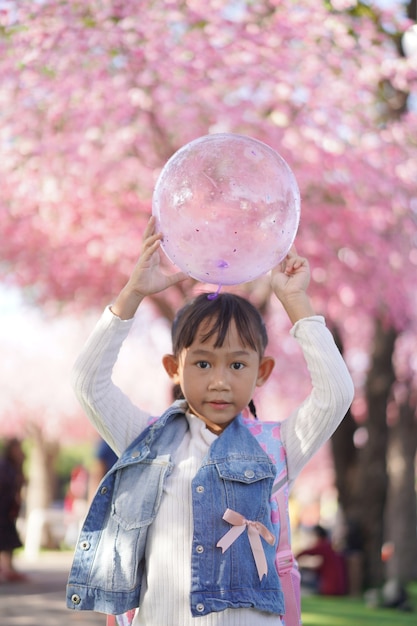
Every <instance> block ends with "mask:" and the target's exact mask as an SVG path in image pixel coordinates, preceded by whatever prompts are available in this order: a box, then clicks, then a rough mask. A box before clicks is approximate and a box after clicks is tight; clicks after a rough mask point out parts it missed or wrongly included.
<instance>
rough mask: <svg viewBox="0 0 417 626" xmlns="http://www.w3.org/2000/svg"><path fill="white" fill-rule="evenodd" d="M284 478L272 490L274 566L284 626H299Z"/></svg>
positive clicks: (297, 584) (297, 578)
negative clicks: (275, 519)
mask: <svg viewBox="0 0 417 626" xmlns="http://www.w3.org/2000/svg"><path fill="white" fill-rule="evenodd" d="M285 485H286V478H285V479H284V481H281V482H279V483H276V484H275V485H274V488H273V494H272V495H273V498H275V499H276V501H277V504H278V513H279V521H280V535H279V542H278V548H277V553H276V565H277V570H278V575H279V577H280V579H281V585H282V590H283V592H284V598H285V616H284V624H285V626H300V624H301V597H300V595H301V594H300V573H299V571H298V567H297V564H296V561H295V558H294V555H293V553H292V550H291V543H290V532H289V528H288V516H287V508H288V507H287V504H288V502H287V495H286V492H285Z"/></svg>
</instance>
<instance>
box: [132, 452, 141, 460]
mask: <svg viewBox="0 0 417 626" xmlns="http://www.w3.org/2000/svg"><path fill="white" fill-rule="evenodd" d="M139 455H140V452H138V451H137V450H136V451H135V452H132V459H137V458H138V456H139Z"/></svg>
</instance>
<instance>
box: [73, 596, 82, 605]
mask: <svg viewBox="0 0 417 626" xmlns="http://www.w3.org/2000/svg"><path fill="white" fill-rule="evenodd" d="M71 602H72V603H73V604H80V603H81V598H80V596H79V595H78V594H77V593H74V594H73V595H72V596H71Z"/></svg>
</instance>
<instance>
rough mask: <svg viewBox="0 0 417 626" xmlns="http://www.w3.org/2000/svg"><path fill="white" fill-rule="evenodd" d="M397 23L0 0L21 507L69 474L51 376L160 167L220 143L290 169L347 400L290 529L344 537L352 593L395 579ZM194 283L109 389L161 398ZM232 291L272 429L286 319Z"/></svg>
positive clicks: (69, 424) (412, 240)
mask: <svg viewBox="0 0 417 626" xmlns="http://www.w3.org/2000/svg"><path fill="white" fill-rule="evenodd" d="M415 21H416V2H415V1H412V2H409V3H407V2H396V1H392V2H390V1H388V0H386V1H384V2H376V1H375V2H360V1H355V0H332V1H330V0H329V1H326V0H301V1H297V2H295V1H293V0H269V1H267V0H259V1H256V0H253V1H251V0H235V1H226V0H214V1H213V2H210V3H205V4H204V5H203V4H202V3H201V2H199V1H197V0H195V1H193V0H190V1H187V2H181V1H179V0H172V1H171V0H166V1H165V2H162V1H150V0H149V1H147V0H144V1H142V2H141V3H137V2H134V1H133V0H132V1H129V0H125V1H116V0H114V1H110V0H103V1H86V2H76V1H72V2H71V1H62V2H58V1H56V2H53V1H47V0H46V1H42V0H38V1H35V0H33V1H30V0H29V1H26V2H20V3H18V2H1V3H0V149H1V158H0V180H1V192H0V233H1V246H0V279H1V284H2V290H1V304H2V309H1V330H0V347H1V350H2V355H3V358H2V360H1V364H0V376H1V386H2V393H1V397H0V436H2V437H5V436H10V435H17V436H19V437H22V438H24V439H25V442H26V445H27V452H28V461H27V477H28V485H27V498H26V510H25V513H26V515H30V513H31V511H33V510H34V509H39V508H41V509H42V508H45V509H48V508H50V507H51V506H56V500H57V499H58V500H60V499H62V497H63V491H65V486H66V482H65V481H67V482H68V475H69V472H70V469H71V467H73V466H74V465H76V464H78V463H83V464H85V465H86V466H87V467H88V465H89V463H91V460H92V454H93V452H92V450H93V447H94V442H95V441H96V438H95V434H94V432H93V430H92V428H91V427H90V426H89V425H88V423H87V421H86V419H85V417H84V415H83V413H82V411H81V409H80V408H79V407H78V406H77V404H76V401H75V399H74V397H73V395H72V391H71V389H70V386H69V376H70V369H71V366H72V363H73V361H74V360H75V358H76V355H77V353H78V351H79V350H80V348H81V346H82V344H83V342H84V341H85V339H86V337H87V336H88V334H89V332H90V331H91V329H92V327H93V325H94V322H95V320H96V319H97V317H98V315H99V314H100V311H101V310H102V308H103V307H104V306H105V305H106V304H108V303H109V302H111V300H112V298H113V297H114V296H115V294H117V292H118V290H119V289H120V288H121V287H122V286H123V284H124V282H125V281H126V279H127V276H128V275H129V273H130V271H131V269H132V267H133V264H134V262H135V260H136V258H137V256H138V252H139V247H140V241H141V233H142V231H143V227H144V224H145V223H146V221H147V219H148V216H149V215H150V211H151V198H152V191H153V187H154V185H155V182H156V180H157V177H158V175H159V173H160V171H161V169H162V167H163V165H164V164H165V162H166V161H167V159H168V158H169V157H170V156H171V155H172V154H173V153H174V152H175V151H176V150H177V149H179V148H180V147H181V146H183V145H184V144H186V143H187V142H189V141H191V140H193V139H195V138H197V137H199V136H202V135H205V134H207V133H214V132H233V133H240V134H244V135H249V136H252V137H255V138H257V139H259V140H261V141H264V142H266V143H267V144H269V145H270V146H272V147H273V148H274V149H275V150H277V151H278V152H279V153H280V154H281V155H282V156H283V157H284V158H285V159H286V161H287V162H288V163H289V165H290V167H291V169H292V170H293V172H294V174H295V176H296V179H297V181H298V184H299V187H300V192H301V198H302V209H301V224H300V228H299V232H298V236H297V241H296V243H297V246H298V248H299V250H300V251H302V254H304V255H306V256H307V257H308V258H309V260H310V262H311V266H312V284H311V293H312V297H313V300H314V304H315V306H316V309H317V310H318V311H319V312H322V313H323V314H324V315H325V316H326V319H327V323H328V325H329V326H330V327H331V329H332V330H333V331H334V333H335V334H336V335H337V337H338V340H339V342H340V346H341V349H342V350H343V353H344V356H345V358H346V361H347V363H348V365H349V368H350V370H351V372H352V375H353V377H354V382H355V388H356V394H355V400H354V402H353V405H352V409H351V411H350V412H349V414H348V415H347V417H346V419H345V420H344V422H343V424H342V426H341V427H340V428H339V429H338V431H337V433H336V434H335V436H334V437H333V439H332V442H331V443H330V445H329V446H328V447H326V449H325V450H324V451H323V453H321V454H320V455H318V456H317V457H316V458H315V459H313V460H312V461H311V463H310V464H309V466H308V467H307V468H306V470H305V472H303V475H302V477H300V479H299V481H298V484H297V485H296V487H295V489H294V492H293V493H294V502H293V507H294V510H293V513H294V518H295V519H297V518H299V519H300V520H301V521H302V522H303V523H304V524H310V523H315V522H316V521H319V520H320V521H321V522H322V523H325V524H334V523H335V521H336V519H337V520H338V522H339V524H340V519H341V518H343V519H344V520H345V522H349V524H351V523H352V524H354V525H357V526H359V528H360V530H361V534H362V536H363V549H364V582H363V584H364V588H366V589H373V588H380V587H381V586H382V585H383V584H384V582H385V581H386V580H388V579H394V580H397V581H399V582H400V583H401V584H402V585H407V584H408V583H409V582H410V581H413V580H415V579H416V578H417V570H416V568H417V565H416V564H417V537H416V529H417V513H416V464H415V459H416V449H417V422H416V397H417V387H416V385H417V377H416V374H417V356H416V355H417V349H416V348H417V333H416V330H417V316H416V313H417V295H416V268H417V227H416V217H417V192H416V190H417V146H416V143H417V139H416V138H417V133H416V130H417V123H416V122H417V114H416V110H417V109H416V106H417V105H416V102H417V98H416V96H417V85H416V79H417V54H416V47H415V46H416V44H415V42H416V29H415V26H413V25H414V24H415ZM201 288H202V287H201V285H200V284H191V285H190V283H187V284H185V283H184V284H180V285H177V286H176V287H175V288H172V289H171V290H170V292H169V293H166V294H164V296H163V297H161V296H157V297H155V298H153V299H152V300H151V301H150V302H149V303H148V304H146V305H145V306H143V307H142V308H141V310H140V312H139V313H138V315H137V320H136V324H135V327H134V329H133V332H132V334H131V336H130V338H129V340H128V341H127V342H126V345H125V346H124V348H123V351H122V354H121V359H120V363H119V364H118V367H117V371H116V374H115V375H116V378H117V380H118V381H119V382H120V384H121V385H122V386H123V388H124V389H125V390H126V391H127V392H128V393H129V394H130V395H131V396H132V397H133V398H134V399H135V400H136V401H137V402H139V403H140V404H141V406H142V407H143V408H145V409H147V410H149V411H150V412H154V413H159V412H160V411H161V410H162V409H163V408H164V407H166V405H167V403H168V402H169V399H170V388H169V382H168V381H167V380H166V379H165V375H164V373H163V372H162V368H161V367H160V359H161V356H162V354H163V353H164V352H167V351H169V350H170V345H169V343H170V341H169V325H170V321H171V320H172V318H173V315H174V312H175V310H176V309H177V308H178V306H179V305H180V303H181V302H182V301H183V300H184V298H186V297H189V296H190V295H191V294H192V293H195V292H198V291H199V290H201ZM234 290H236V291H237V292H239V293H242V292H243V293H244V294H246V295H247V296H248V297H250V298H251V300H252V301H253V302H254V303H255V304H256V305H258V306H259V307H260V309H261V311H262V312H263V314H264V315H265V318H266V320H267V323H268V326H269V328H270V329H271V330H270V335H271V345H270V347H271V351H272V353H273V355H274V356H275V358H276V360H277V367H276V375H275V377H274V378H273V379H272V380H271V382H270V383H268V386H267V387H266V388H265V389H264V390H263V393H262V395H261V396H260V397H259V398H256V402H257V405H259V414H260V416H261V417H262V415H265V416H268V417H269V416H270V415H271V413H273V414H274V415H276V416H278V417H282V418H285V416H286V415H288V413H289V412H290V411H291V409H292V408H294V406H296V405H297V404H298V403H299V402H300V401H301V400H302V398H303V397H304V396H305V395H306V393H308V384H307V381H308V377H307V372H306V371H305V368H304V365H303V363H302V361H301V356H300V354H299V351H298V349H297V347H296V346H295V345H294V343H295V342H294V341H293V340H292V339H291V338H290V337H289V335H288V331H289V325H288V321H287V320H286V319H285V317H284V315H283V313H282V311H281V310H280V308H279V306H278V305H277V304H276V303H274V302H273V301H271V300H270V297H269V296H270V292H269V285H268V281H267V279H265V280H260V281H257V282H256V285H255V284H246V285H241V286H238V287H236V288H235V289H234ZM62 483H63V484H62ZM336 513H337V515H336ZM387 545H388V546H389V547H390V550H389V551H388V552H386V553H389V556H390V558H389V559H388V561H384V560H383V559H382V558H381V552H382V553H384V551H383V550H382V548H383V547H386V546H387ZM392 548H394V549H393V550H392Z"/></svg>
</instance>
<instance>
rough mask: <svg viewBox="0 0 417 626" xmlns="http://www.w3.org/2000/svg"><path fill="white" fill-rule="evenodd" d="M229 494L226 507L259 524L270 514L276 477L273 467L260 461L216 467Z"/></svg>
mask: <svg viewBox="0 0 417 626" xmlns="http://www.w3.org/2000/svg"><path fill="white" fill-rule="evenodd" d="M216 469H217V472H218V474H219V477H220V479H221V480H222V483H223V486H224V489H225V490H226V501H227V506H228V507H229V508H231V509H234V510H235V511H237V512H238V513H241V514H242V515H244V516H245V517H247V518H248V519H252V520H254V521H255V520H260V518H262V517H263V516H264V515H265V514H266V513H267V510H268V505H269V497H270V492H271V488H272V484H273V481H274V477H275V467H274V466H273V465H272V463H269V462H268V461H265V460H263V459H262V460H257V459H244V458H243V459H239V460H238V459H227V460H225V461H219V462H217V463H216Z"/></svg>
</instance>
